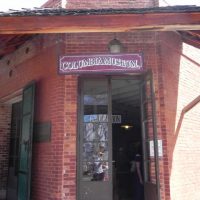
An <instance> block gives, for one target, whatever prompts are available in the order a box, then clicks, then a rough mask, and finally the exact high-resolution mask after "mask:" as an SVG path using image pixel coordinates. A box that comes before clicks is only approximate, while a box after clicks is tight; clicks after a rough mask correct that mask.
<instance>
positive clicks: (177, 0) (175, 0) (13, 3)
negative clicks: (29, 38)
mask: <svg viewBox="0 0 200 200" xmlns="http://www.w3.org/2000/svg"><path fill="white" fill-rule="evenodd" d="M46 1H47V0H0V11H7V10H8V9H16V10H19V9H21V8H34V7H40V6H41V5H43V4H44V3H45V2H46ZM160 5H161V6H167V5H170V6H173V5H197V6H200V0H160Z"/></svg>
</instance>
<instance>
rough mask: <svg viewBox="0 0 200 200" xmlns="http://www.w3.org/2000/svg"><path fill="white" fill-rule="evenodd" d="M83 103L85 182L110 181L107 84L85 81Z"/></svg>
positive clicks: (102, 81) (83, 166) (83, 167)
mask: <svg viewBox="0 0 200 200" xmlns="http://www.w3.org/2000/svg"><path fill="white" fill-rule="evenodd" d="M83 103H84V105H83V106H84V115H83V122H84V124H83V133H82V134H83V135H82V140H83V143H82V144H83V146H82V148H83V151H82V161H83V163H82V170H83V180H85V181H105V180H108V91H107V82H106V81H104V80H99V81H98V80H95V81H92V80H89V81H85V82H84V94H83Z"/></svg>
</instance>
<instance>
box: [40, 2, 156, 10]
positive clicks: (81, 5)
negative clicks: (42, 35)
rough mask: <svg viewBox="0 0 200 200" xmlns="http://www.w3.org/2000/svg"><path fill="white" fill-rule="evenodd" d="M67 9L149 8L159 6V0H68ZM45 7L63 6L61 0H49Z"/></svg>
mask: <svg viewBox="0 0 200 200" xmlns="http://www.w3.org/2000/svg"><path fill="white" fill-rule="evenodd" d="M65 2H66V3H65V4H66V8H67V9H101V8H147V7H155V6H158V1H157V0H66V1H65ZM43 7H54V8H57V7H61V0H49V1H48V2H47V3H45V4H44V5H43Z"/></svg>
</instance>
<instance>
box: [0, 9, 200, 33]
mask: <svg viewBox="0 0 200 200" xmlns="http://www.w3.org/2000/svg"><path fill="white" fill-rule="evenodd" d="M135 30H145V31H146V30H152V31H153V30H159V31H173V30H200V13H199V12H191V13H145V14H144V13H143V14H106V15H76V16H73V15H65V16H7V17H3V16H2V17H0V34H35V33H79V32H128V31H135Z"/></svg>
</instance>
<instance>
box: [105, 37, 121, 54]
mask: <svg viewBox="0 0 200 200" xmlns="http://www.w3.org/2000/svg"><path fill="white" fill-rule="evenodd" d="M108 49H109V51H110V53H121V52H122V49H123V46H122V43H121V42H120V41H119V40H117V39H116V38H115V39H113V40H111V41H110V42H109V44H108Z"/></svg>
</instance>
